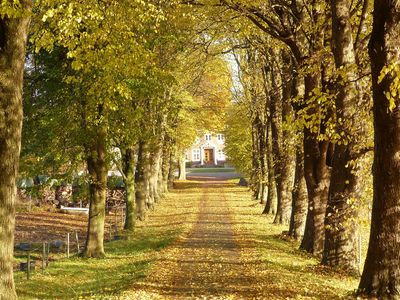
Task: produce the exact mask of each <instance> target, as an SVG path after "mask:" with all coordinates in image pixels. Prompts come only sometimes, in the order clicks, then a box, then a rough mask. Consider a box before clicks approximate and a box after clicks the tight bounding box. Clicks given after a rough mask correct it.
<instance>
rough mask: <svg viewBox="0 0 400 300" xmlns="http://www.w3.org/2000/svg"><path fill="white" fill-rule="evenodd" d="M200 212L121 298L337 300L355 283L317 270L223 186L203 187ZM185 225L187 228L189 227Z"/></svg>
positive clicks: (246, 199)
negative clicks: (185, 233) (189, 226)
mask: <svg viewBox="0 0 400 300" xmlns="http://www.w3.org/2000/svg"><path fill="white" fill-rule="evenodd" d="M201 190H202V197H200V198H199V202H198V203H196V205H197V206H198V207H199V213H198V215H197V217H196V220H195V221H194V222H193V224H192V225H191V229H190V231H189V233H188V234H187V235H186V236H184V237H182V238H180V239H179V241H177V242H176V243H175V244H174V245H173V246H172V247H169V248H167V249H166V250H165V251H164V252H163V255H162V257H161V259H160V260H159V261H158V262H157V263H156V264H155V265H154V267H153V268H152V269H151V270H150V272H149V274H148V276H147V277H146V278H144V279H143V280H140V281H139V282H137V283H134V284H133V285H132V287H131V289H132V290H131V291H127V292H125V293H124V294H123V298H126V299H342V298H350V297H351V292H352V291H353V290H354V289H355V288H356V286H357V279H355V278H352V277H346V276H343V275H340V274H337V273H334V272H333V271H330V270H328V269H326V268H322V267H320V266H318V261H317V260H315V259H313V258H311V257H309V256H307V255H306V254H303V253H301V252H300V251H298V250H296V249H297V245H295V244H293V243H292V242H287V241H284V240H282V239H280V238H279V234H280V233H281V232H282V230H285V227H282V226H276V225H272V224H271V223H272V219H271V218H270V217H266V216H262V215H261V214H260V212H261V207H260V205H258V204H257V203H255V202H254V201H252V200H251V199H250V196H249V193H248V192H247V191H246V189H244V188H240V187H237V185H236V184H235V183H228V182H226V181H225V182H223V181H216V182H204V183H202V184H201ZM187 222H188V223H189V222H190V221H187Z"/></svg>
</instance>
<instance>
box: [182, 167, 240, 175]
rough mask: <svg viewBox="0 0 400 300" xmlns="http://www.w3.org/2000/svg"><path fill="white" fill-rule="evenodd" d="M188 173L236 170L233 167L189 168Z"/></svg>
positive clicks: (230, 171) (229, 171)
mask: <svg viewBox="0 0 400 300" xmlns="http://www.w3.org/2000/svg"><path fill="white" fill-rule="evenodd" d="M186 172H187V173H189V174H190V173H192V174H197V173H233V172H236V171H235V169H233V168H188V169H186Z"/></svg>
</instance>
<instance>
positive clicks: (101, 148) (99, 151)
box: [83, 128, 107, 258]
mask: <svg viewBox="0 0 400 300" xmlns="http://www.w3.org/2000/svg"><path fill="white" fill-rule="evenodd" d="M105 139H106V131H105V129H103V128H98V130H97V132H96V136H95V137H94V138H93V144H92V145H90V146H89V147H88V149H87V158H86V163H87V168H88V173H89V180H90V182H89V201H90V202H89V203H90V204H89V222H88V230H87V238H86V244H85V250H84V253H83V254H84V256H85V257H96V258H101V257H103V256H104V222H105V213H106V211H105V208H106V198H107V162H106V153H107V150H106V140H105Z"/></svg>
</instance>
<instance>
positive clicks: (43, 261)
mask: <svg viewBox="0 0 400 300" xmlns="http://www.w3.org/2000/svg"><path fill="white" fill-rule="evenodd" d="M45 264H46V242H43V249H42V274H44V269H45Z"/></svg>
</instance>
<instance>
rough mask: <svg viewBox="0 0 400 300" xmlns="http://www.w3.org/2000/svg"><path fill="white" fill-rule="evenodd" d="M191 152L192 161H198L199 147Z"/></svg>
mask: <svg viewBox="0 0 400 300" xmlns="http://www.w3.org/2000/svg"><path fill="white" fill-rule="evenodd" d="M192 154H193V155H192V158H193V159H192V160H193V161H200V149H194V150H193V153H192Z"/></svg>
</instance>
